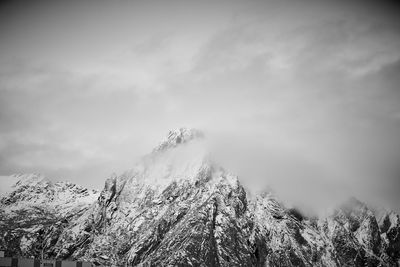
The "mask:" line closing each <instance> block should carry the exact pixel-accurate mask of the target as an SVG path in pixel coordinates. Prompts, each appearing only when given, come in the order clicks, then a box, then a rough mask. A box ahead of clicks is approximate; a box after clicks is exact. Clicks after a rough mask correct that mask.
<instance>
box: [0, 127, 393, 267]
mask: <svg viewBox="0 0 400 267" xmlns="http://www.w3.org/2000/svg"><path fill="white" fill-rule="evenodd" d="M203 137H204V136H203V134H202V133H201V132H199V131H197V130H190V129H184V128H182V129H178V130H175V131H171V132H170V133H169V134H168V136H167V138H166V139H165V140H164V141H163V142H162V143H161V144H160V145H159V146H158V147H156V148H155V149H154V150H153V152H152V153H150V154H149V155H147V156H145V157H143V159H142V160H141V161H140V162H138V163H137V164H136V165H135V166H134V167H133V168H132V169H131V170H129V171H126V172H125V173H123V174H121V175H119V176H115V177H111V178H109V179H108V180H106V182H105V187H104V189H103V190H102V191H101V193H100V194H97V193H96V192H93V191H89V190H85V189H83V188H81V187H79V186H76V185H72V184H68V183H55V184H52V183H50V182H48V181H45V180H42V178H41V177H40V176H28V177H27V178H26V179H25V178H23V179H19V180H21V181H20V182H18V183H17V184H16V185H15V187H14V190H13V191H12V192H11V193H9V194H8V195H6V196H5V197H4V198H3V199H2V200H1V212H2V215H3V216H2V217H1V219H0V221H1V229H0V231H1V233H0V234H1V236H2V237H3V238H2V240H1V242H2V243H1V245H3V246H4V247H6V249H7V251H8V252H9V253H17V254H22V255H25V256H29V255H37V253H38V251H39V250H41V249H43V250H44V252H45V254H46V256H47V257H55V258H63V259H66V258H76V259H82V260H90V261H92V262H96V263H101V264H105V265H111V264H113V265H117V266H122V265H124V264H132V265H140V266H399V258H400V218H399V216H398V215H397V214H395V213H393V212H382V213H380V214H379V215H377V213H376V212H374V211H372V210H370V209H369V208H368V207H367V206H366V205H364V204H363V203H361V202H359V201H357V200H355V199H351V200H349V201H347V202H345V203H344V204H343V205H342V206H340V207H338V209H337V210H336V211H335V212H333V213H332V214H331V215H330V216H328V217H325V218H308V217H306V216H304V215H302V214H301V212H300V211H298V210H296V209H288V208H286V207H285V206H284V205H283V204H282V203H281V202H280V201H279V199H278V198H277V196H275V195H274V194H272V193H271V192H264V193H260V194H256V195H252V194H250V193H248V192H246V190H245V189H244V188H243V186H242V185H241V184H240V182H239V179H238V177H236V176H235V175H233V174H231V173H229V172H228V171H226V170H224V169H223V168H222V167H220V166H218V165H216V164H215V163H213V162H212V160H210V157H209V155H208V154H207V151H206V150H205V149H204V146H203V145H202V142H203ZM16 211H17V213H18V212H22V214H25V215H28V216H23V215H21V214H18V215H15V214H16V213H15V212H16ZM14 213H15V214H14ZM42 214H43V215H42ZM35 216H37V218H36V217H35ZM27 217H29V219H25V218H27ZM15 218H17V219H18V220H17V221H18V222H19V223H18V224H17V225H16V224H14V223H11V222H12V221H14V220H15ZM31 218H32V219H31ZM33 218H36V219H33ZM27 221H28V222H29V223H27ZM36 228H40V230H38V229H36Z"/></svg>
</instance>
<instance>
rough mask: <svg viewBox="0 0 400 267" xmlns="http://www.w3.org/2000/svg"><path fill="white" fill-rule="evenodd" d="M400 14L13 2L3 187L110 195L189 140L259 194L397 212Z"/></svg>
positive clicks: (0, 82) (1, 110)
mask: <svg viewBox="0 0 400 267" xmlns="http://www.w3.org/2000/svg"><path fill="white" fill-rule="evenodd" d="M378 3H380V4H378ZM399 11H400V9H399V7H398V6H394V5H392V4H390V3H389V2H385V1H376V3H374V2H368V1H324V0H323V1H311V0H310V1H306V0H299V1H298V0H296V1H210V2H207V1H196V2H194V1H159V2H158V1H147V2H146V3H144V2H139V1H137V2H136V1H64V2H59V1H48V2H44V1H21V2H19V1H9V2H6V1H5V2H2V3H1V4H0V38H1V41H0V174H2V175H7V174H11V173H16V172H40V173H44V174H45V175H48V176H52V177H57V179H69V180H72V181H74V182H79V183H80V184H83V185H86V186H93V187H98V188H101V187H102V186H103V182H104V180H105V178H107V177H108V176H109V175H110V174H111V173H112V172H117V173H119V172H121V171H123V170H125V169H127V168H129V167H130V166H132V164H133V163H134V162H135V160H136V159H137V158H138V157H139V156H140V155H143V154H145V153H148V152H149V151H150V150H151V149H152V148H153V147H154V146H155V145H156V144H157V143H158V142H159V141H160V139H162V138H163V137H164V136H165V134H166V133H167V132H168V130H169V129H172V128H177V127H181V126H187V127H195V128H199V129H203V130H204V131H205V132H206V133H207V134H208V135H209V136H211V137H213V138H214V139H215V140H219V141H217V143H220V144H221V146H223V148H224V150H225V149H226V148H230V149H231V150H226V151H229V153H227V154H229V155H230V156H229V157H228V158H229V160H228V161H230V162H231V163H232V162H236V164H232V165H233V166H236V167H237V168H234V167H233V169H234V171H235V172H238V173H239V174H241V176H242V177H243V178H242V179H243V180H246V181H252V182H250V184H258V183H259V182H266V183H269V184H275V186H277V187H278V188H279V187H291V188H292V189H293V188H294V189H296V192H300V193H301V194H307V193H308V191H309V190H310V188H314V187H313V186H316V184H319V183H321V184H322V185H323V187H325V188H337V190H338V191H342V190H343V191H346V192H347V191H348V192H350V194H354V195H357V196H360V197H361V198H363V199H367V200H370V201H377V202H378V203H382V204H384V205H389V206H390V207H391V208H393V209H397V210H399V209H400V208H399V207H400V205H399V204H400V194H399V189H400V167H399V166H400V88H399V86H400V21H399V19H398V14H399ZM232 155H233V156H232ZM224 157H225V158H226V156H224ZM238 162H241V164H237V163H238ZM227 165H229V162H227ZM243 173H246V174H247V176H245V175H242V174H243ZM289 185H290V186H289ZM328 186H329V187H328ZM307 188H308V191H307ZM282 190H283V191H285V189H282ZM331 192H334V191H333V189H332V190H331ZM283 193H285V192H283ZM286 193H287V194H288V195H291V194H292V193H293V191H292V190H288V191H286Z"/></svg>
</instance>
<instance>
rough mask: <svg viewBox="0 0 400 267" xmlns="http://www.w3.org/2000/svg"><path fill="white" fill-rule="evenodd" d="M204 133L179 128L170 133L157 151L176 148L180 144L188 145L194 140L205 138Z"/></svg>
mask: <svg viewBox="0 0 400 267" xmlns="http://www.w3.org/2000/svg"><path fill="white" fill-rule="evenodd" d="M203 137H204V134H203V132H202V131H200V130H197V129H193V128H185V127H182V128H178V129H175V130H171V131H169V132H168V134H167V136H166V138H165V139H164V140H163V141H162V142H161V143H160V144H159V145H158V146H157V148H156V149H155V151H162V150H165V149H168V148H172V147H176V146H178V145H179V144H184V143H187V142H189V141H191V140H194V139H200V138H203Z"/></svg>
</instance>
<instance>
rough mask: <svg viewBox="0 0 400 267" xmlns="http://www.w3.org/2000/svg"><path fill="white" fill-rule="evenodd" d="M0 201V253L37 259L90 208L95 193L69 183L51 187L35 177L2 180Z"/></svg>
mask: <svg viewBox="0 0 400 267" xmlns="http://www.w3.org/2000/svg"><path fill="white" fill-rule="evenodd" d="M1 179H2V185H4V184H7V185H8V188H7V189H6V190H4V192H5V193H4V194H3V197H2V198H1V200H0V234H1V239H0V249H1V248H4V249H5V250H6V253H7V254H9V255H20V256H26V257H29V256H36V257H38V258H40V254H41V250H42V245H44V244H45V243H46V242H47V244H46V245H47V246H50V245H51V244H53V243H54V242H55V241H56V240H57V238H58V235H59V234H60V233H61V232H62V230H63V229H64V227H66V226H67V225H69V223H70V222H71V221H74V220H75V219H76V218H79V217H80V216H81V215H82V214H84V213H85V211H87V209H88V208H89V207H90V205H92V204H93V203H94V202H95V201H96V199H97V197H98V195H99V192H96V191H94V190H88V189H86V188H84V187H81V186H78V185H75V184H72V183H69V182H57V183H53V182H51V181H49V180H48V179H47V178H46V177H44V176H42V175H39V174H16V175H11V176H7V177H5V176H3V177H1Z"/></svg>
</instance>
